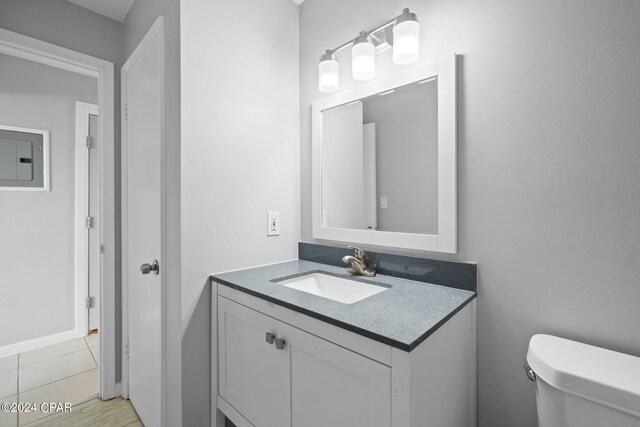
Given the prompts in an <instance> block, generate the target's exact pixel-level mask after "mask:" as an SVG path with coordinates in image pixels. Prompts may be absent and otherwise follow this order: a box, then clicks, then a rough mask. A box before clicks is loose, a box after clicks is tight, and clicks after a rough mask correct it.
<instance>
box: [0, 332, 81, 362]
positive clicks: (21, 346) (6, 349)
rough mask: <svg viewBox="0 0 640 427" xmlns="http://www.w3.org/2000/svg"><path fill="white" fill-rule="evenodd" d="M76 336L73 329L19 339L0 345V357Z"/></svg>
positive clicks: (57, 342) (76, 333)
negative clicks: (23, 339)
mask: <svg viewBox="0 0 640 427" xmlns="http://www.w3.org/2000/svg"><path fill="white" fill-rule="evenodd" d="M74 338H78V332H77V331H76V330H75V329H72V330H70V331H65V332H60V333H57V334H53V335H47V336H44V337H40V338H34V339H32V340H28V341H21V342H17V343H15V344H8V345H5V346H2V347H0V359H2V358H3V357H9V356H13V355H16V354H19V353H24V352H25V351H31V350H36V349H38V348H42V347H47V346H50V345H54V344H60V343H62V342H65V341H70V340H72V339H74Z"/></svg>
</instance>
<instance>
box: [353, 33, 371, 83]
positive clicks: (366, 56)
mask: <svg viewBox="0 0 640 427" xmlns="http://www.w3.org/2000/svg"><path fill="white" fill-rule="evenodd" d="M351 75H352V76H353V78H354V79H355V80H371V79H372V78H374V77H375V75H376V47H375V46H374V45H373V41H371V36H369V35H367V33H366V31H361V32H360V35H359V36H358V37H356V38H355V40H353V46H352V47H351Z"/></svg>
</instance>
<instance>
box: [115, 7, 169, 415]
mask: <svg viewBox="0 0 640 427" xmlns="http://www.w3.org/2000/svg"><path fill="white" fill-rule="evenodd" d="M163 62H164V61H163V25H162V19H159V20H158V21H156V23H155V24H154V25H153V27H152V28H151V29H150V30H149V33H148V34H147V35H146V36H145V38H144V39H143V40H142V41H141V42H140V45H138V47H137V48H136V50H135V51H134V52H133V53H132V54H131V57H130V58H129V59H128V60H127V62H126V63H125V65H124V66H123V67H122V102H123V104H124V105H123V107H124V108H123V118H124V120H123V122H122V130H123V135H122V136H123V140H122V144H123V148H122V150H123V159H122V161H123V164H122V168H123V205H124V206H123V208H124V209H123V210H124V215H125V218H124V222H123V252H124V259H123V275H124V276H125V277H124V281H125V283H126V285H125V286H126V291H127V296H128V309H127V313H128V316H127V317H128V321H127V331H128V340H129V359H128V374H129V375H128V380H129V384H128V386H129V398H130V399H131V402H132V403H133V405H134V407H135V408H136V411H137V412H138V414H139V415H140V418H141V419H142V422H143V423H144V425H145V426H147V427H156V426H160V425H162V418H163V417H162V374H163V372H162V287H163V279H162V277H163V274H164V273H163V270H162V269H163V262H162V261H163V260H162V242H163V235H162V232H163V228H162V177H163V168H162V156H163V147H164V143H163V138H164V125H163V98H164V97H163V65H164V64H163ZM155 262H157V268H154V266H155V264H154V263H155Z"/></svg>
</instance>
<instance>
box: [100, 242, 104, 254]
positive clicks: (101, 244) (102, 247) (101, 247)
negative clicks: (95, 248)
mask: <svg viewBox="0 0 640 427" xmlns="http://www.w3.org/2000/svg"><path fill="white" fill-rule="evenodd" d="M100 253H101V254H103V253H104V243H100Z"/></svg>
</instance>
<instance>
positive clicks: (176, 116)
mask: <svg viewBox="0 0 640 427" xmlns="http://www.w3.org/2000/svg"><path fill="white" fill-rule="evenodd" d="M159 15H162V16H164V27H165V28H164V31H165V34H164V43H165V52H164V62H165V63H164V73H165V75H164V78H165V87H164V90H165V147H166V148H165V150H166V161H165V174H166V176H165V198H166V199H165V202H166V206H167V210H166V211H165V212H164V215H165V222H166V229H165V242H164V243H165V247H166V249H165V251H166V253H165V259H164V260H163V263H164V265H163V266H162V267H161V268H162V271H163V272H164V274H165V279H166V284H167V292H166V302H165V310H166V325H167V326H166V327H167V341H166V343H164V346H165V348H166V351H167V359H166V361H165V365H166V366H165V370H166V371H165V373H166V377H165V385H166V393H167V394H166V408H165V414H166V415H165V416H166V425H167V426H179V425H180V421H181V418H182V415H181V411H182V387H181V383H182V369H181V358H182V354H181V353H182V349H181V342H182V330H181V327H180V326H181V312H180V298H181V297H180V2H179V0H136V1H135V3H134V4H133V6H132V8H131V10H130V11H129V14H128V15H127V17H126V19H125V21H124V35H123V41H124V53H125V58H128V57H129V55H131V53H132V52H133V51H134V49H135V48H136V46H138V43H140V41H141V40H142V38H143V37H144V36H145V34H147V31H149V28H151V26H152V25H153V23H154V22H155V21H156V19H157V18H158V16H159Z"/></svg>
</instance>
